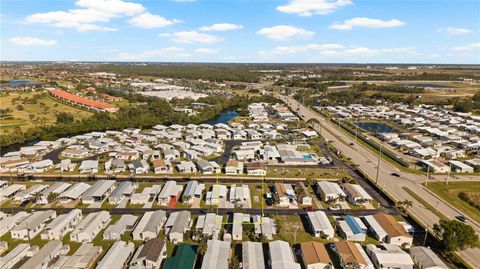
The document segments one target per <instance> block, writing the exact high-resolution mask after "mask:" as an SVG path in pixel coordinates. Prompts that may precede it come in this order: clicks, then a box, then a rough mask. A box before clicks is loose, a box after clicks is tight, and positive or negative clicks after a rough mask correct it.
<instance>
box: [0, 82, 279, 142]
mask: <svg viewBox="0 0 480 269" xmlns="http://www.w3.org/2000/svg"><path fill="white" fill-rule="evenodd" d="M109 93H110V94H112V95H117V96H118V95H121V96H122V97H123V98H126V99H127V100H129V101H132V102H133V101H135V102H138V103H139V104H138V105H136V106H122V107H120V108H119V110H118V111H117V112H116V113H113V114H112V113H107V112H97V113H94V114H93V115H92V116H90V117H88V118H84V119H75V115H71V114H69V113H65V112H63V113H62V112H61V113H58V115H57V121H56V123H55V124H44V125H40V126H37V127H32V128H30V129H28V130H25V131H23V130H21V129H20V128H19V127H15V130H14V131H13V132H10V133H8V134H5V135H2V136H0V147H2V148H3V147H6V146H10V145H15V144H24V143H28V142H31V141H38V140H55V139H58V138H61V137H68V136H74V135H78V134H83V133H88V132H93V131H106V130H122V129H125V128H129V127H134V128H148V127H152V126H154V125H157V124H165V125H170V124H189V123H193V124H198V123H202V122H205V121H207V120H210V119H213V118H215V117H216V116H218V115H219V114H220V113H221V112H222V111H224V110H227V109H246V107H247V106H248V104H249V103H252V102H269V103H274V102H279V100H278V99H276V98H274V97H273V96H271V95H264V96H250V97H248V96H247V97H244V96H242V97H240V96H235V97H233V98H227V97H224V96H210V97H206V98H202V99H199V100H197V102H204V103H207V104H209V106H208V107H206V108H204V109H202V110H201V111H200V112H199V113H198V114H196V115H194V116H189V115H187V114H185V113H181V112H174V111H173V109H172V107H171V106H170V104H169V103H167V102H166V101H163V100H161V99H158V98H155V97H145V96H141V95H139V94H128V93H119V92H113V91H109Z"/></svg>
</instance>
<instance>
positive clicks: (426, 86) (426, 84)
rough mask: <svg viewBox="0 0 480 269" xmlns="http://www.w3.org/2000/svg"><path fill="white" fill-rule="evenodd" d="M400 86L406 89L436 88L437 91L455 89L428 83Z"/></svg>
mask: <svg viewBox="0 0 480 269" xmlns="http://www.w3.org/2000/svg"><path fill="white" fill-rule="evenodd" d="M400 86H404V87H423V88H435V89H445V88H454V87H452V86H444V85H439V84H428V83H419V84H417V83H406V84H400Z"/></svg>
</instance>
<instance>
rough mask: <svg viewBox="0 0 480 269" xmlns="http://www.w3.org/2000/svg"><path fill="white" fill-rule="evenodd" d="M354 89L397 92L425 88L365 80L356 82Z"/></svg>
mask: <svg viewBox="0 0 480 269" xmlns="http://www.w3.org/2000/svg"><path fill="white" fill-rule="evenodd" d="M353 88H354V89H357V90H361V91H379V92H395V93H423V92H425V88H422V87H405V86H401V85H391V84H390V85H377V84H369V83H366V82H363V83H361V84H354V85H353Z"/></svg>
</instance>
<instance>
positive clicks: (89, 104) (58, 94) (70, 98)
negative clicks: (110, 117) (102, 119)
mask: <svg viewBox="0 0 480 269" xmlns="http://www.w3.org/2000/svg"><path fill="white" fill-rule="evenodd" d="M48 92H49V93H50V94H51V95H52V96H53V97H55V98H58V99H61V100H63V101H66V102H69V103H72V104H74V105H78V106H82V107H86V108H88V109H92V110H95V111H106V112H115V111H117V110H118V107H117V106H114V105H112V104H109V103H105V102H101V101H95V100H92V99H88V98H85V97H82V96H78V95H75V94H72V93H69V92H66V91H62V90H48Z"/></svg>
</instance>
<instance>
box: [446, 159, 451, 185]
mask: <svg viewBox="0 0 480 269" xmlns="http://www.w3.org/2000/svg"><path fill="white" fill-rule="evenodd" d="M451 171H452V163H450V169H449V170H448V173H447V177H446V179H445V180H446V184H447V185H448V180H449V179H450V172H451Z"/></svg>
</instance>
